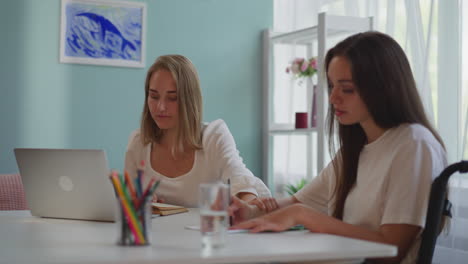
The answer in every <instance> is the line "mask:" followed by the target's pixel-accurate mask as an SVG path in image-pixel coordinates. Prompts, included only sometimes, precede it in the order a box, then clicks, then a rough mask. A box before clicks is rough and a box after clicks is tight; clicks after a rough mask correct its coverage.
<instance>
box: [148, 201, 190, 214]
mask: <svg viewBox="0 0 468 264" xmlns="http://www.w3.org/2000/svg"><path fill="white" fill-rule="evenodd" d="M151 205H152V208H153V214H157V215H161V216H165V215H172V214H179V213H185V212H188V209H187V208H185V207H183V206H178V205H172V204H165V203H152V204H151Z"/></svg>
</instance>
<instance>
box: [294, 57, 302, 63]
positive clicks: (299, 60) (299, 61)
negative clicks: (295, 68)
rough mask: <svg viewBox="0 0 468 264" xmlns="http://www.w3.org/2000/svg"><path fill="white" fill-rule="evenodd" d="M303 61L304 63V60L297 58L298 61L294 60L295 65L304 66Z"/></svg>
mask: <svg viewBox="0 0 468 264" xmlns="http://www.w3.org/2000/svg"><path fill="white" fill-rule="evenodd" d="M303 61H304V59H303V58H296V59H295V60H294V62H293V63H295V64H302V62H303Z"/></svg>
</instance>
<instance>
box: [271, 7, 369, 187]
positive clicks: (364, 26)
mask: <svg viewBox="0 0 468 264" xmlns="http://www.w3.org/2000/svg"><path fill="white" fill-rule="evenodd" d="M372 23H373V21H372V18H358V17H349V16H332V15H327V14H326V13H320V14H319V15H318V23H317V26H314V27H310V28H305V29H301V30H297V31H292V32H282V33H279V32H273V31H271V30H265V31H264V35H263V49H264V53H263V58H264V61H263V63H264V64H263V65H265V67H264V70H263V83H264V85H263V86H264V87H263V98H264V102H263V113H264V114H263V117H264V118H263V146H264V147H263V172H264V175H263V179H264V180H265V181H266V182H267V184H268V186H269V188H270V189H271V190H272V192H273V194H275V193H276V192H277V191H280V190H282V188H283V187H284V186H283V185H284V183H279V184H276V180H277V179H275V164H274V157H275V155H278V153H277V150H276V149H275V144H276V142H277V141H278V140H277V138H280V137H281V140H282V141H284V137H287V138H288V139H287V140H288V141H292V140H291V138H294V140H296V139H297V138H301V140H303V141H305V143H304V144H305V149H304V151H303V152H304V153H303V155H305V165H304V167H305V168H304V170H303V171H304V173H303V174H304V175H301V176H300V177H302V178H304V177H305V178H306V179H308V180H310V179H311V178H312V177H314V176H315V175H317V174H318V173H319V172H320V171H321V170H322V169H323V168H324V166H325V162H326V159H325V157H326V156H327V155H328V152H327V149H326V148H325V147H324V146H325V135H324V132H325V119H326V117H325V115H326V113H327V108H328V102H327V101H328V98H327V94H326V87H327V81H326V76H325V74H324V72H323V62H324V57H325V53H326V50H328V49H329V48H330V47H331V46H332V45H334V44H335V43H336V42H338V41H340V40H342V39H344V38H345V37H347V36H349V35H352V34H354V33H357V32H363V31H368V30H371V29H372ZM288 46H291V48H292V49H293V50H300V51H301V52H302V56H300V57H304V58H307V59H308V58H311V57H317V65H318V67H319V69H318V71H317V74H316V76H317V78H316V80H315V82H316V85H317V89H316V94H315V102H316V114H317V115H316V125H315V127H310V123H311V122H310V121H311V120H310V119H311V117H312V115H311V114H312V111H311V110H312V100H313V92H312V91H313V85H314V83H313V82H314V81H313V80H311V79H310V78H309V79H307V80H306V83H305V84H306V86H305V89H297V87H279V85H278V84H277V83H276V82H277V78H276V77H277V76H275V75H279V74H281V75H283V76H284V77H286V75H287V74H286V73H284V70H279V69H285V67H286V66H287V65H278V64H279V63H280V62H279V60H278V61H277V60H276V59H277V57H276V55H277V50H276V48H277V47H279V48H278V49H280V48H284V47H288ZM296 56H297V54H295V55H292V57H291V58H289V59H290V60H292V59H294V57H296ZM287 78H289V77H287ZM283 86H284V85H283ZM289 86H294V83H293V82H292V81H291V82H290V83H289ZM292 88H296V89H297V90H300V91H302V93H303V96H299V98H302V97H303V98H305V101H306V107H307V112H308V118H309V128H303V129H295V128H294V122H293V121H292V120H294V119H293V116H292V115H291V114H293V113H289V114H288V115H287V118H286V119H287V120H286V121H285V120H279V118H278V116H279V115H280V114H278V113H277V114H276V115H275V113H276V112H278V104H281V103H282V102H284V100H288V99H289V103H290V105H291V106H292V107H294V105H295V104H294V102H293V99H292V98H293V96H292V95H291V93H295V92H298V91H297V90H295V89H292ZM278 91H280V92H281V93H279V92H278ZM285 95H287V96H285ZM282 96H284V98H283V97H282ZM296 97H297V96H296ZM282 116H283V119H284V116H285V115H284V114H283V115H282ZM291 121H292V122H291ZM304 136H305V138H304ZM288 144H289V143H288ZM296 145H298V144H297V143H296ZM299 145H300V144H299ZM288 149H289V147H288ZM275 151H276V152H275ZM290 154H291V155H292V156H294V155H295V154H294V153H290ZM297 155H298V156H296V157H299V158H303V157H302V156H301V154H300V153H298V154H297ZM296 176H297V175H296ZM289 183H292V182H289Z"/></svg>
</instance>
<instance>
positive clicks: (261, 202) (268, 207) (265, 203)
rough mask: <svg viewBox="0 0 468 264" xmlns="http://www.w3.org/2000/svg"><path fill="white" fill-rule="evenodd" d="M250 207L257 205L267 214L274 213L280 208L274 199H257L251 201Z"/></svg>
mask: <svg viewBox="0 0 468 264" xmlns="http://www.w3.org/2000/svg"><path fill="white" fill-rule="evenodd" d="M249 204H250V205H256V206H257V207H258V208H259V209H260V210H261V211H263V212H265V213H269V212H272V211H274V210H276V209H278V208H279V206H278V202H277V201H276V199H275V198H273V197H256V198H255V199H253V200H250V201H249Z"/></svg>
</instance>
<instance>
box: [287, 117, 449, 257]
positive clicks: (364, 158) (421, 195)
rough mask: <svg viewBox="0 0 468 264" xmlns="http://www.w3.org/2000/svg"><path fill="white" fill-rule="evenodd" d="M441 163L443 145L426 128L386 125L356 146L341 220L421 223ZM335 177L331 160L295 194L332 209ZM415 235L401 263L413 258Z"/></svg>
mask: <svg viewBox="0 0 468 264" xmlns="http://www.w3.org/2000/svg"><path fill="white" fill-rule="evenodd" d="M446 166H447V160H446V154H445V150H444V149H443V148H442V146H441V145H440V144H439V142H438V141H437V140H436V138H435V137H434V136H433V135H432V133H431V132H430V131H429V130H428V129H427V128H425V127H423V126H421V125H418V124H411V125H409V124H403V125H400V126H398V127H396V128H392V129H389V130H387V131H386V132H385V133H384V134H383V135H382V136H381V137H380V138H378V139H377V140H376V141H374V142H372V143H370V144H368V145H366V146H365V147H364V148H363V150H362V152H361V155H360V157H359V164H358V172H357V179H356V185H355V186H354V187H353V189H352V190H351V191H350V193H349V195H348V197H347V198H346V202H345V207H344V212H343V221H344V222H346V223H350V224H354V225H358V226H362V227H365V228H368V229H371V230H378V229H379V227H380V226H381V225H384V224H410V225H416V226H420V227H424V225H425V220H426V211H427V205H428V202H429V194H430V188H431V183H432V181H433V179H434V178H436V177H437V176H438V175H439V174H440V173H441V172H442V170H443V169H444V168H445V167H446ZM335 180H336V179H335V176H334V169H333V165H332V164H331V163H330V164H328V166H327V167H326V168H325V169H324V170H323V171H322V172H321V173H320V175H319V176H318V177H316V178H314V179H313V180H312V181H311V182H310V183H309V184H308V185H306V186H304V188H303V189H302V190H300V191H299V192H298V193H296V194H295V197H296V198H297V199H298V200H299V201H301V202H303V203H305V204H307V205H309V206H311V207H313V208H316V209H317V210H319V211H321V212H324V213H326V214H328V215H331V214H332V213H333V208H334V199H332V198H331V195H332V193H333V190H334V187H335V183H336V182H335ZM420 240H421V237H420V234H419V235H418V238H417V240H416V241H415V242H414V243H413V245H412V247H411V249H410V251H409V252H408V254H407V256H406V257H405V259H404V261H403V262H402V263H414V262H415V259H416V257H417V253H418V250H419V244H420Z"/></svg>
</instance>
